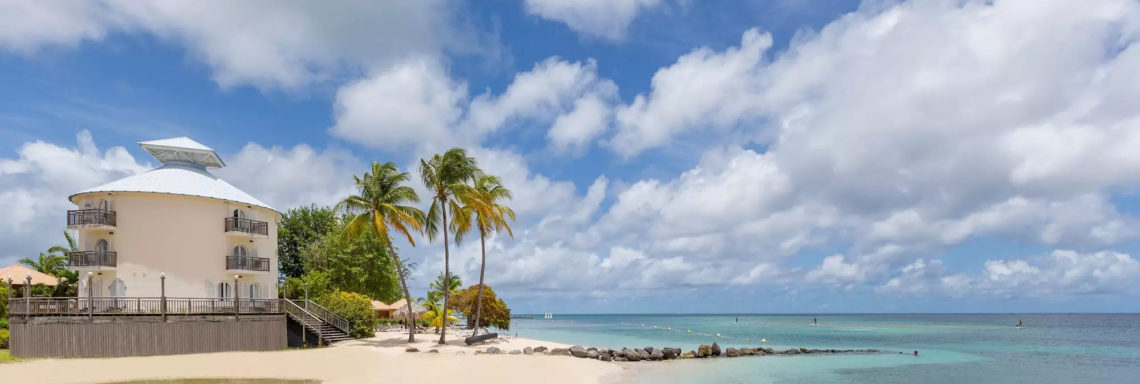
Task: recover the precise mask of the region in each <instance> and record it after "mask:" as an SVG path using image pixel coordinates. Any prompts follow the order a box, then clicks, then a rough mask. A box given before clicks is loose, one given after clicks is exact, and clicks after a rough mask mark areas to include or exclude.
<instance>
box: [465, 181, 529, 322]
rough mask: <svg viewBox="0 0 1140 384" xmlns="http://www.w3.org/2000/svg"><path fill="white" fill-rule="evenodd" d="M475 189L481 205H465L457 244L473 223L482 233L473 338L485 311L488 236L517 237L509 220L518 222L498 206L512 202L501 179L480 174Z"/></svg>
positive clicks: (480, 237)
mask: <svg viewBox="0 0 1140 384" xmlns="http://www.w3.org/2000/svg"><path fill="white" fill-rule="evenodd" d="M473 187H474V189H475V191H476V192H477V194H478V200H479V202H478V203H479V204H475V205H464V206H463V211H462V213H461V214H460V215H456V217H457V218H461V219H459V220H456V221H455V225H456V229H455V232H456V234H455V241H456V243H458V242H459V241H460V239H461V238H462V236H463V234H464V233H466V232H467V231H469V230H470V229H471V225H472V223H474V225H475V229H477V230H478V231H479V250H480V254H481V260H480V262H479V288H478V289H477V290H476V292H477V293H476V294H475V323H474V324H475V330H473V331H472V332H471V336H475V335H476V334H478V333H479V318H480V316H481V315H482V312H483V277H484V276H485V275H486V272H487V234H488V233H490V232H498V231H501V230H506V231H507V234H509V235H510V236H511V238H514V237H515V234H514V233H513V232H511V225H510V223H508V222H507V219H510V220H512V221H513V220H514V219H515V211H514V210H512V209H511V208H510V207H507V206H506V205H502V204H499V203H498V202H499V201H500V200H510V199H511V191H510V190H509V189H507V188H506V187H504V186H503V184H502V182H500V181H499V178H498V177H495V176H492V175H486V174H481V175H479V176H478V177H476V178H475V181H474V186H473Z"/></svg>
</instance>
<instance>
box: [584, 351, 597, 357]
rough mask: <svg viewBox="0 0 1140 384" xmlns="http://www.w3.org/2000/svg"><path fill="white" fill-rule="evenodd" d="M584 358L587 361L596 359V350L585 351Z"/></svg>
mask: <svg viewBox="0 0 1140 384" xmlns="http://www.w3.org/2000/svg"><path fill="white" fill-rule="evenodd" d="M586 358H587V359H597V358H598V350H596V349H588V350H586Z"/></svg>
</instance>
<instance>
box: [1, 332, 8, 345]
mask: <svg viewBox="0 0 1140 384" xmlns="http://www.w3.org/2000/svg"><path fill="white" fill-rule="evenodd" d="M0 349H8V330H7V329H0Z"/></svg>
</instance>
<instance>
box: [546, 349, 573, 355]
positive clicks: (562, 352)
mask: <svg viewBox="0 0 1140 384" xmlns="http://www.w3.org/2000/svg"><path fill="white" fill-rule="evenodd" d="M550 355H552V356H570V350H569V349H566V348H554V349H551V350H550Z"/></svg>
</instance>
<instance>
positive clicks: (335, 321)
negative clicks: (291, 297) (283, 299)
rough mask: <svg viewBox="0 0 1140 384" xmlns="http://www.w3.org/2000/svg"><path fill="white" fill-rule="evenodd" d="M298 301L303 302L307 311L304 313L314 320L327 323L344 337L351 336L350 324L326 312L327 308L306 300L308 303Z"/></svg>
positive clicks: (346, 320) (328, 311)
mask: <svg viewBox="0 0 1140 384" xmlns="http://www.w3.org/2000/svg"><path fill="white" fill-rule="evenodd" d="M298 301H301V302H303V303H302V305H304V306H305V308H306V309H307V311H306V312H307V313H311V314H313V315H315V317H316V318H318V319H320V320H321V321H324V322H325V323H328V324H330V325H332V326H334V327H336V328H337V329H339V330H341V331H343V332H344V334H346V335H351V334H352V332H351V331H350V330H351V329H352V323H350V322H349V321H348V319H345V318H343V317H340V315H337V314H335V313H333V312H332V311H330V310H328V308H325V307H323V306H321V305H320V304H317V303H314V302H313V301H311V300H308V301H306V300H298ZM294 305H296V303H294Z"/></svg>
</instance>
